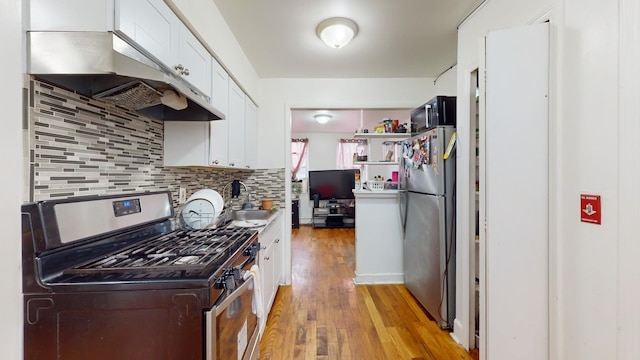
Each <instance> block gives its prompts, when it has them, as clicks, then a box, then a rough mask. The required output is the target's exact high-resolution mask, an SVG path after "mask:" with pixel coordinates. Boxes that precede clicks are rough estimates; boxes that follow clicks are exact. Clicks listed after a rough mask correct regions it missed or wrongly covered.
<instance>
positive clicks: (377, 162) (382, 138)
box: [353, 133, 411, 182]
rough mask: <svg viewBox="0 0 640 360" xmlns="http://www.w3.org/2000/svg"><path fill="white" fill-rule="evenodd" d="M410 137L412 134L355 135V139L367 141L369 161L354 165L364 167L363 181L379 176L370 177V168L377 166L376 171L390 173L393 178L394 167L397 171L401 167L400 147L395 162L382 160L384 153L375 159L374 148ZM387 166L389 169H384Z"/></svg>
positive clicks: (357, 162) (396, 150) (358, 162)
mask: <svg viewBox="0 0 640 360" xmlns="http://www.w3.org/2000/svg"><path fill="white" fill-rule="evenodd" d="M410 135H411V134H410V133H355V134H354V135H353V138H354V139H367V161H356V162H354V163H353V164H354V165H361V166H362V181H363V182H365V181H367V180H371V179H370V178H372V177H373V175H377V174H372V175H371V176H370V174H369V172H370V171H369V169H368V167H369V166H376V170H378V171H388V172H389V175H388V176H387V177H391V174H390V172H391V171H393V170H391V169H392V168H393V167H395V168H396V169H395V170H398V169H397V168H398V167H399V166H400V162H399V161H397V160H398V159H399V156H400V154H399V152H400V149H399V148H398V147H396V149H395V154H394V156H393V161H386V159H384V160H383V159H382V157H383V154H382V152H381V154H380V158H374V157H373V153H374V152H373V151H372V150H371V149H372V146H381V147H382V146H383V143H384V142H387V141H393V140H395V141H401V140H404V139H408V138H409V137H410ZM374 142H375V143H374ZM385 166H387V167H388V168H384V167H385Z"/></svg>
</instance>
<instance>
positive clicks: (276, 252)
mask: <svg viewBox="0 0 640 360" xmlns="http://www.w3.org/2000/svg"><path fill="white" fill-rule="evenodd" d="M282 251H283V247H282V232H280V233H278V235H277V236H276V240H275V241H274V242H273V295H272V299H271V303H270V304H269V306H271V305H273V301H274V300H275V297H276V293H277V292H278V287H279V286H280V278H281V277H282V262H283V256H282Z"/></svg>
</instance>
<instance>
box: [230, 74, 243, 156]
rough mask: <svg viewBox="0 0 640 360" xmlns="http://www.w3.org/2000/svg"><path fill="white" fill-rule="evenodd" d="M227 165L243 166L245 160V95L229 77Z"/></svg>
mask: <svg viewBox="0 0 640 360" xmlns="http://www.w3.org/2000/svg"><path fill="white" fill-rule="evenodd" d="M227 122H228V123H229V166H231V167H235V168H244V167H245V165H246V160H245V145H244V143H245V95H244V92H243V91H242V89H240V87H239V86H238V85H237V84H236V82H235V81H233V79H229V111H228V112H227Z"/></svg>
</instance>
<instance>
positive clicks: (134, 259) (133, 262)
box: [64, 228, 253, 276]
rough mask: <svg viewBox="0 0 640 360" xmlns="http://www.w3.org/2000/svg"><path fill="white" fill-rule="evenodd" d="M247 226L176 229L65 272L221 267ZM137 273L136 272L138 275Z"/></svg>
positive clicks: (241, 241) (243, 239) (245, 234)
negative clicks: (243, 227)
mask: <svg viewBox="0 0 640 360" xmlns="http://www.w3.org/2000/svg"><path fill="white" fill-rule="evenodd" d="M252 235H253V231H250V230H247V229H238V228H231V229H199V230H175V231H172V232H169V233H166V234H163V235H160V236H158V237H156V238H154V239H151V240H149V241H145V242H143V243H140V244H136V245H135V246H133V247H130V248H127V249H123V250H121V251H118V252H116V253H112V254H109V255H106V256H104V257H103V258H100V259H96V260H92V261H90V262H87V263H84V264H81V265H78V266H75V267H73V268H70V269H67V270H65V271H64V273H65V274H67V275H72V274H76V275H82V274H83V275H87V274H92V273H101V274H108V273H117V274H125V273H128V272H131V273H135V274H138V275H140V273H155V274H157V273H158V272H173V271H182V272H189V271H199V270H203V269H205V268H207V267H209V266H211V265H215V266H220V265H222V264H223V263H224V261H226V260H227V259H228V258H229V257H230V256H231V255H232V254H233V253H234V252H235V251H236V250H237V249H238V248H239V247H240V246H242V244H244V243H245V242H246V241H247V240H248V239H249V238H250V237H251V236H252ZM136 276H137V275H136Z"/></svg>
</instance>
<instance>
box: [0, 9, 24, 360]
mask: <svg viewBox="0 0 640 360" xmlns="http://www.w3.org/2000/svg"><path fill="white" fill-rule="evenodd" d="M0 9H2V11H0V32H1V33H2V46H3V51H4V54H3V55H2V56H0V67H1V68H2V69H4V71H2V72H0V81H1V82H2V84H3V86H2V87H1V88H0V98H1V99H2V131H0V153H2V154H9V155H12V156H4V157H3V160H2V168H3V170H2V171H1V172H0V185H1V186H0V189H1V190H0V192H1V193H2V195H1V196H0V198H1V199H2V201H0V228H2V237H0V241H1V242H2V245H1V246H2V252H0V254H1V255H0V257H1V258H2V261H0V273H1V274H2V289H3V291H2V296H1V297H0V319H2V321H1V322H0V349H2V358H3V359H22V268H21V259H22V246H21V229H20V211H19V209H20V205H21V195H22V185H21V184H22V181H23V180H24V179H22V167H23V165H22V157H21V156H19V154H22V71H21V69H22V65H21V64H22V60H21V55H22V52H23V51H22V25H21V22H20V19H21V18H22V13H21V11H22V1H20V0H0Z"/></svg>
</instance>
